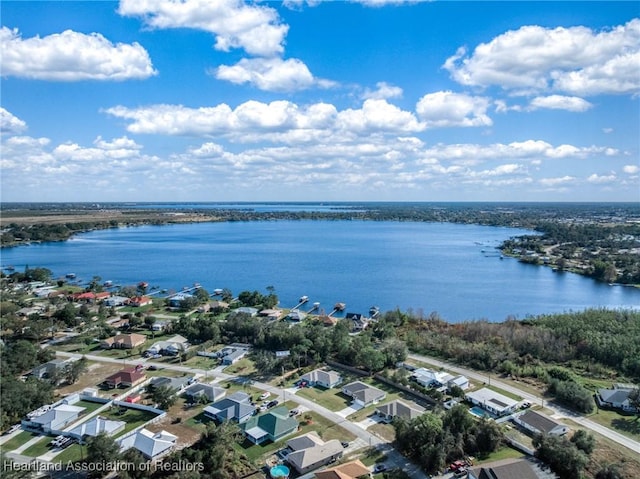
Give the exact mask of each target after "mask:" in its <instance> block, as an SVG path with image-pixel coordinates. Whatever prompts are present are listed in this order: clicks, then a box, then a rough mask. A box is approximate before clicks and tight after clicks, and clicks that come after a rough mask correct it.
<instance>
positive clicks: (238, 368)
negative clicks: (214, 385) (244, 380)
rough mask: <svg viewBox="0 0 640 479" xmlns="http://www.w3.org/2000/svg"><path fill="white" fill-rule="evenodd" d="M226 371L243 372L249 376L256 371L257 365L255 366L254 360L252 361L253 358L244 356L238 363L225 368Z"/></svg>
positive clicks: (231, 372)
mask: <svg viewBox="0 0 640 479" xmlns="http://www.w3.org/2000/svg"><path fill="white" fill-rule="evenodd" d="M224 372H225V373H227V374H241V375H243V376H247V375H249V374H253V373H255V372H256V367H255V366H254V364H253V361H251V359H249V358H242V359H241V360H240V361H238V362H237V363H235V364H232V365H230V366H227V367H226V368H224Z"/></svg>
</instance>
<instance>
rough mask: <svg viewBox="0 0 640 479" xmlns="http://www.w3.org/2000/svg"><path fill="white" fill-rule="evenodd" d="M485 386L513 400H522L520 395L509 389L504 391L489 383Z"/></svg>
mask: <svg viewBox="0 0 640 479" xmlns="http://www.w3.org/2000/svg"><path fill="white" fill-rule="evenodd" d="M486 387H487V388H488V389H491V390H492V391H495V392H497V393H500V394H502V395H503V396H507V397H508V398H511V399H513V400H514V401H522V398H521V397H520V396H518V395H516V394H513V393H510V392H509V391H505V390H504V389H500V388H498V387H496V386H491V385H487V386H486Z"/></svg>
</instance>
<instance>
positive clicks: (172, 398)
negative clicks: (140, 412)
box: [151, 385, 178, 411]
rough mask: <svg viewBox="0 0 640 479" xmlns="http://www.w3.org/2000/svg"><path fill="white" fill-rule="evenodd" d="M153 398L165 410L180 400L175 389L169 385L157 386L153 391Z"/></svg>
mask: <svg viewBox="0 0 640 479" xmlns="http://www.w3.org/2000/svg"><path fill="white" fill-rule="evenodd" d="M151 399H152V400H153V402H154V403H156V404H158V407H159V408H160V409H162V410H163V411H166V410H167V409H169V408H170V407H171V406H173V405H174V404H175V403H176V401H177V400H178V396H176V394H175V391H174V390H173V389H172V388H171V387H170V386H167V385H161V386H155V387H153V389H152V391H151Z"/></svg>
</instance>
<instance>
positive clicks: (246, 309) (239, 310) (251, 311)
mask: <svg viewBox="0 0 640 479" xmlns="http://www.w3.org/2000/svg"><path fill="white" fill-rule="evenodd" d="M233 311H234V312H236V313H243V314H248V315H249V316H251V317H252V318H253V317H254V316H257V315H258V310H257V309H256V308H251V307H249V306H242V307H240V308H236V309H234V310H233Z"/></svg>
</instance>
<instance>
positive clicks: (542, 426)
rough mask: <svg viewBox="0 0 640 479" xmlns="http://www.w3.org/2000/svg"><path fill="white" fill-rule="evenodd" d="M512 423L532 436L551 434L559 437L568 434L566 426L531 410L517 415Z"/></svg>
mask: <svg viewBox="0 0 640 479" xmlns="http://www.w3.org/2000/svg"><path fill="white" fill-rule="evenodd" d="M513 422H515V423H516V424H518V425H519V426H522V427H523V428H525V429H526V430H527V431H529V432H532V433H533V434H552V435H554V436H561V435H563V434H566V433H567V432H569V427H568V426H565V425H564V424H561V423H559V422H557V421H554V420H553V419H551V418H550V417H549V416H547V415H546V414H542V413H539V412H536V411H531V410H529V411H526V412H524V413H522V414H518V415H517V416H515V417H514V418H513Z"/></svg>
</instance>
